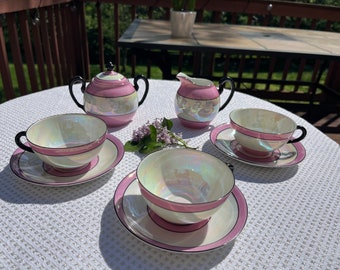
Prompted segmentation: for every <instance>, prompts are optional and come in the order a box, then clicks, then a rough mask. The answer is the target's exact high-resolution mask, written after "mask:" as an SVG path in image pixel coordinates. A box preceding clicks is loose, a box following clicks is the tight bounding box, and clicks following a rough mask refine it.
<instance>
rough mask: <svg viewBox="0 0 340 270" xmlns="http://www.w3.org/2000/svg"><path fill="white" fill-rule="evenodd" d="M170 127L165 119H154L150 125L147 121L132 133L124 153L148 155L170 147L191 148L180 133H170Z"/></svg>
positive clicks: (170, 123)
mask: <svg viewBox="0 0 340 270" xmlns="http://www.w3.org/2000/svg"><path fill="white" fill-rule="evenodd" d="M172 126H173V123H172V121H171V120H169V119H166V118H156V119H155V120H154V121H153V122H152V123H150V122H149V121H148V122H147V123H146V124H144V125H142V126H141V127H139V128H138V129H136V130H134V131H133V133H132V140H130V141H127V142H126V143H125V145H124V149H125V151H127V152H136V151H138V152H140V153H142V154H149V153H151V152H154V151H157V150H160V149H161V148H164V147H166V146H171V145H177V146H183V147H185V148H191V147H189V146H188V145H187V144H186V142H185V141H184V140H183V139H182V134H181V133H177V134H176V133H174V132H172V131H171V128H172Z"/></svg>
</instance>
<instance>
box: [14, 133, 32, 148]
mask: <svg viewBox="0 0 340 270" xmlns="http://www.w3.org/2000/svg"><path fill="white" fill-rule="evenodd" d="M24 136H25V137H26V131H20V132H19V133H18V134H17V135H15V143H16V144H17V146H19V147H20V148H21V149H22V150H25V151H28V152H31V153H34V152H33V150H32V148H31V147H29V146H27V145H25V144H23V143H22V142H21V137H24Z"/></svg>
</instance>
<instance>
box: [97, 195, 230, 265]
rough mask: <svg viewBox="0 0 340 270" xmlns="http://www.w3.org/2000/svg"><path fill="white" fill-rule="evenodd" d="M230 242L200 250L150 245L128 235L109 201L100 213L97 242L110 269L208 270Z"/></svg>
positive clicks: (216, 262) (225, 253)
mask: <svg viewBox="0 0 340 270" xmlns="http://www.w3.org/2000/svg"><path fill="white" fill-rule="evenodd" d="M234 244H235V240H234V241H232V242H230V243H229V244H227V245H225V246H223V247H221V248H218V249H215V250H211V251H207V252H203V253H191V254H188V253H178V252H176V253H175V252H171V251H166V250H163V249H159V248H156V247H153V246H150V245H148V244H146V243H144V242H142V241H141V240H139V239H137V238H136V237H135V236H134V235H132V234H131V233H130V232H129V231H128V230H127V229H126V228H124V227H123V225H122V224H121V223H120V221H119V219H118V217H117V215H116V213H115V210H114V206H113V200H110V202H109V203H108V204H107V206H106V207H105V210H104V212H103V215H102V221H101V233H100V239H99V245H100V250H101V252H102V256H103V257H104V259H105V261H106V263H107V265H108V266H109V267H110V268H111V269H139V270H141V269H148V270H152V269H176V270H180V269H211V268H212V267H214V266H216V265H218V264H219V263H220V262H221V261H222V260H224V259H225V258H226V257H227V256H228V254H229V253H230V252H231V251H232V248H233V246H234Z"/></svg>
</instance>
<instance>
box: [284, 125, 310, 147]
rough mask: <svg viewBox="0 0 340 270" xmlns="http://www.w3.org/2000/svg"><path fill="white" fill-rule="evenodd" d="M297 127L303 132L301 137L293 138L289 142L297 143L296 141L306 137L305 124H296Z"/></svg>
mask: <svg viewBox="0 0 340 270" xmlns="http://www.w3.org/2000/svg"><path fill="white" fill-rule="evenodd" d="M296 129H299V130H301V134H300V136H299V137H297V138H295V139H293V140H289V141H288V142H287V143H296V142H299V141H301V140H302V139H303V138H305V137H306V135H307V130H306V129H305V128H304V127H303V126H296Z"/></svg>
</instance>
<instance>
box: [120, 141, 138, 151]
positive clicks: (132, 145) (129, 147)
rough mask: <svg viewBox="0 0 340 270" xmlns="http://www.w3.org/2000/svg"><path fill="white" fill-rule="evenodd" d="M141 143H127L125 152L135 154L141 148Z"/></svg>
mask: <svg viewBox="0 0 340 270" xmlns="http://www.w3.org/2000/svg"><path fill="white" fill-rule="evenodd" d="M141 146H142V145H141V143H136V142H132V141H127V142H126V143H125V145H124V150H125V151H127V152H135V151H138V150H139V149H140V148H141Z"/></svg>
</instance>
